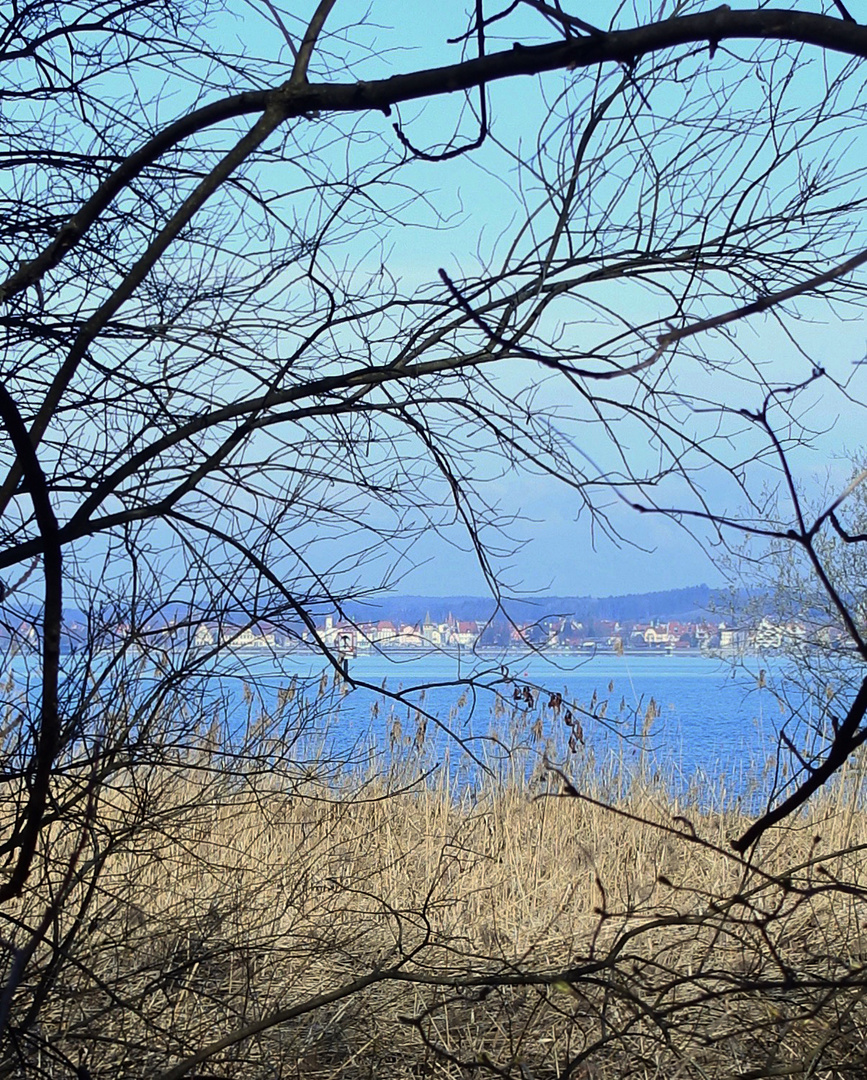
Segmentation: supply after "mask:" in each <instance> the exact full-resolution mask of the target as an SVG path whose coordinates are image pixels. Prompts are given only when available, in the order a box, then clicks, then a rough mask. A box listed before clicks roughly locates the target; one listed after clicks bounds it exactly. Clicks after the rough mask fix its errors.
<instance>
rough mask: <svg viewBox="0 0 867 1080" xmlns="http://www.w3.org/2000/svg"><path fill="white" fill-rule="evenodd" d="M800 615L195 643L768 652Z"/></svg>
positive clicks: (263, 628) (548, 623) (338, 628)
mask: <svg viewBox="0 0 867 1080" xmlns="http://www.w3.org/2000/svg"><path fill="white" fill-rule="evenodd" d="M838 638H839V635H838V634H835V633H834V632H833V631H831V630H828V631H827V632H826V633H825V634H824V635H822V636H821V638H820V640H821V641H822V643H824V644H826V645H831V644H833V643H835V641H836V640H837V639H838ZM814 640H815V639H814V638H811V636H810V633H809V632H808V627H807V626H806V625H805V624H803V623H800V622H788V623H785V624H778V623H774V622H773V621H772V620H770V619H769V618H762V619H760V620H759V621H758V623H757V624H756V625H755V626H733V625H727V624H726V623H725V622H719V623H713V622H709V621H698V622H680V621H675V620H668V621H657V620H653V621H650V622H620V621H617V620H608V619H594V620H591V621H589V622H586V623H585V622H582V621H579V620H576V619H569V618H552V619H541V620H538V621H536V622H531V623H525V624H520V623H514V624H513V623H507V622H505V621H504V620H501V621H493V622H479V621H477V620H472V619H456V618H453V617H452V616H451V615H449V616H447V617H446V619H445V620H444V621H442V622H435V621H434V620H433V619H432V618H431V617H430V616H429V615H428V616H426V617H425V618H424V619H422V620H421V621H420V622H417V623H401V622H396V623H395V622H392V621H391V620H389V619H383V620H379V621H377V622H354V621H348V620H340V619H335V618H334V617H333V616H327V617H326V618H325V620H324V621H323V623H322V624H321V625H319V626H317V627H316V630H315V633H313V632H311V631H309V630H304V631H302V632H301V633H300V634H292V635H287V634H285V633H281V632H280V631H279V630H278V629H277V628H276V627H275V626H272V625H271V624H268V623H257V624H255V625H250V626H243V627H241V626H232V625H227V624H221V625H215V624H206V623H202V624H200V625H199V626H198V627H197V628H196V630H195V634H194V643H195V644H196V645H197V646H201V647H213V646H216V645H224V646H229V647H232V648H238V649H287V648H290V649H291V648H298V647H304V646H310V645H313V644H318V643H321V644H324V645H325V646H327V647H328V648H329V649H331V650H332V651H333V652H336V653H338V654H342V655H345V656H357V655H360V654H364V653H371V652H389V651H422V650H441V651H446V652H449V651H457V650H464V649H468V650H475V651H479V650H492V651H503V650H504V649H522V648H535V649H543V650H545V651H546V652H549V651H551V652H553V651H557V652H572V653H575V652H583V653H595V652H613V653H624V652H659V653H672V652H677V653H690V652H697V653H712V652H724V653H732V652H735V653H737V652H747V651H757V652H768V651H774V650H782V649H797V648H798V647H806V645H807V644H808V641H814Z"/></svg>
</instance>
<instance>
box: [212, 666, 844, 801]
mask: <svg viewBox="0 0 867 1080" xmlns="http://www.w3.org/2000/svg"><path fill="white" fill-rule="evenodd" d="M220 663H221V664H222V665H224V667H223V675H222V676H221V679H222V682H223V683H224V684H225V686H231V687H232V690H231V691H229V692H228V697H227V699H226V700H227V708H228V711H229V716H230V719H229V723H230V726H231V729H232V730H233V732H234V733H235V734H242V733H243V732H244V731H245V730H246V729H252V728H253V727H254V726H255V725H256V723H257V722H259V723H261V720H262V718H263V717H264V716H266V715H270V716H279V717H281V718H282V722H283V723H284V724H285V725H286V728H285V729H286V730H290V729H291V727H292V725H293V724H294V725H303V727H304V732H303V739H300V738H299V740H298V743H297V745H298V747H299V750H300V748H301V747H302V746H304V747H305V751H304V752H305V753H308V754H309V755H310V756H311V757H312V758H318V759H320V760H341V759H346V760H351V761H352V762H354V763H356V764H358V765H365V764H367V765H369V764H370V763H371V762H374V761H376V762H377V763H378V764H379V765H380V766H381V767H384V768H386V767H390V766H391V765H392V764H393V763H394V762H401V763H403V764H405V765H407V768H408V771H411V769H412V768H416V769H417V770H425V769H433V770H436V769H440V770H442V769H447V770H448V771H449V773H450V775H452V777H453V778H454V782H455V785H456V787H458V788H459V787H460V786H461V785H466V784H477V783H480V782H481V781H482V779H483V777H484V775H485V770H490V771H491V772H492V773H494V774H496V773H498V772H499V773H504V772H507V771H508V770H510V769H511V770H514V769H516V768H518V769H520V770H522V771H523V772H524V774H525V775H529V774H530V773H531V772H532V771H533V769H536V770H537V771H539V768H540V765H541V762H542V759H543V756H547V757H548V759H549V760H550V761H552V762H556V763H557V764H559V765H560V766H561V767H562V768H563V769H564V771H566V772H567V773H568V774H569V775H575V776H578V775H580V774H581V773H582V770H586V769H588V768H590V769H592V770H593V772H594V775H595V776H601V775H603V774H604V775H610V776H611V777H616V778H617V779H616V781H615V780H612V783H614V782H616V783H618V784H620V785H621V786H622V785H623V784H624V783H628V778H629V777H630V776H633V777H634V776H635V775H637V774H638V773H639V772H640V773H641V774H642V775H644V776H647V777H653V776H656V777H657V778H661V780H662V782H663V783H664V784H665V785H666V786H667V788H668V790H669V791H671V792H672V793H674V794H683V793H687V792H690V793H691V794H692V795H693V797H696V798H698V799H699V801H703V802H704V803H706V804H707V805H711V804H725V805H730V804H732V803H734V802H736V801H740V802H741V804H742V805H743V804H744V802H746V803H747V804H749V805H751V806H752V805H757V804H759V803H762V802H764V801H765V800H766V799H767V798H768V797H769V796H770V795H771V793H772V791H777V792H779V791H780V790H781V789H782V788H783V786H784V784H785V783H786V781H787V778H790V776H791V767H792V761H793V759H792V756H791V753H790V750H789V749H788V748H786V747H785V746H783V745H782V743H781V741H780V738H779V731H780V729H781V727H783V726H784V725H785V730H786V732H787V734H788V736H789V738H790V739H791V740H792V743H793V744H794V745H795V746H797V747H798V748H799V750H801V751H802V752H803V751H806V752H807V753H809V752H810V751H811V749H816V748H818V747H819V746H820V745H821V739H822V731H823V728H824V727H825V726H826V718H825V717H824V716H823V715H822V709H821V706H820V705H819V704H817V703H818V702H819V701H820V699H821V695H820V694H818V693H815V694H813V693H805V692H804V690H803V689H799V688H796V687H794V685H793V683H792V681H791V679H787V678H786V676H785V671H784V665H783V662H782V661H775V660H773V659H771V660H758V659H755V660H753V661H751V662H746V663H743V664H742V665H741V666H739V667H738V668H734V667H733V666H732V664H731V663H727V662H725V661H722V660H720V659H716V658H710V657H702V656H695V655H690V656H683V655H676V654H675V655H642V654H639V655H635V654H627V655H624V656H618V655H615V654H610V653H607V654H601V655H597V656H595V657H592V658H585V657H577V658H576V657H572V656H561V657H553V658H550V659H546V658H542V657H540V656H530V657H520V658H516V657H508V658H506V659H505V661H504V663H501V662H500V661H499V660H494V659H492V660H490V661H486V660H485V659H484V658H482V659H480V658H478V657H471V658H470V660H469V662H467V661H464V662H459V661H458V660H456V658H454V657H450V656H446V655H443V654H429V655H413V654H409V653H405V654H400V655H394V656H390V657H386V656H381V655H365V656H359V657H357V658H354V659H353V660H351V661H350V665H351V671H350V674H351V676H352V680H353V681H356V682H358V683H362V684H364V685H352V684H351V683H346V682H343V681H342V680H340V679H339V677H337V676H336V673H335V672H334V670H333V668H329V667H327V665H326V664H325V662H324V661H323V659H322V658H321V657H314V656H309V657H308V656H299V655H288V656H283V657H271V656H264V655H263V656H250V655H249V654H248V655H246V656H244V657H240V656H236V657H228V658H226V657H224V658H222V659H221V661H220ZM227 663H232V664H233V665H234V666H233V669H232V671H231V672H229V671H227V670H226V669H225V665H226V664H227ZM471 677H472V679H474V680H475V681H476V682H477V683H481V684H482V686H483V687H484V689H478V688H476V687H475V686H473V685H470V682H469V680H470V679H471ZM419 686H421V687H423V689H421V690H419V689H415V688H416V687H419ZM525 687H527V688H529V691H530V701H532V704H530V703H529V701H528V700H527V699H526V695H525V694H524V688H525ZM516 689H517V692H518V693H519V694H520V695H521V699H520V700H518V701H515V700H514V698H515V694H516ZM552 694H553V695H556V694H559V695H561V696H562V704H559V708H558V707H554V706H552V704H551V697H552ZM555 700H556V699H555ZM567 712H568V713H571V714H572V724H571V725H570V724H567V723H566V722H565V721H566V719H567ZM575 720H577V721H578V724H579V725H580V732H581V735H582V736H583V742H581V741H579V739H578V738H577V737H576V735H577V731H578V728H577V727H576V726H575V724H574V722H575ZM570 737H571V741H570ZM585 775H586V773H585Z"/></svg>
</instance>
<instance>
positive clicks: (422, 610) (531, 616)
mask: <svg viewBox="0 0 867 1080" xmlns="http://www.w3.org/2000/svg"><path fill="white" fill-rule="evenodd" d="M721 599H722V597H721V594H720V591H719V590H715V589H711V588H710V587H709V586H708V585H693V586H690V587H689V588H686V589H664V590H662V591H660V592H648V593H627V594H625V595H623V596H604V597H595V596H544V597H541V596H540V597H532V598H525V599H517V600H511V601H509V602H508V605H507V607H508V612H509V614H510V615H511V617H512V618H513V619H515V620H516V621H521V622H524V621H527V622H535V621H537V620H539V619H543V618H546V617H549V616H566V617H571V618H574V619H578V620H580V621H582V622H583V621H586V620H587V619H616V620H619V621H631V622H647V621H650V620H651V619H659V620H663V621H665V620H668V619H678V620H681V621H684V622H688V621H699V620H701V619H704V618H707V617H708V615H709V614H710V612H711V610H712V608H713V606H714V601H717V602H719V601H721ZM493 612H494V602H493V600H491V598H490V597H483V596H392V597H381V598H377V600H376V602H370V603H368V604H349V605H347V607H346V609H345V614H346V615H348V616H349V617H350V618H352V619H354V620H357V621H360V622H361V621H364V622H367V621H373V620H380V619H388V620H390V621H391V622H406V623H418V622H420V621H421V620H422V619H424V618H425V616H427V615H430V617H431V619H432V620H433V621H434V622H436V623H439V622H443V621H444V620H445V619H446V618H447V617H448V616H449V615H452V616H453V617H454V618H455V619H462V620H463V619H466V620H470V619H475V620H479V621H484V620H487V619H488V618H490V616H491V615H492V614H493Z"/></svg>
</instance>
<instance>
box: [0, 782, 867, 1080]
mask: <svg viewBox="0 0 867 1080" xmlns="http://www.w3.org/2000/svg"><path fill="white" fill-rule="evenodd" d="M443 775H445V774H443ZM583 782H584V783H585V791H587V792H588V794H591V795H593V794H597V795H600V794H605V792H604V791H601V792H600V791H597V792H595V793H594V791H593V790H592V789H591V788H590V786H589V781H588V780H587V778H584V781H583ZM854 783H855V778H854V774H852V775H851V776H850V778H849V779H845V778H844V781H843V782H842V783H841V784H840V785H839V786H838V788H837V789H836V790H835V792H833V793H830V794H827V795H825V796H824V797H823V799H822V800H820V801H817V803H816V804H815V805H814V806H813V807H812V809H811V813H810V816H809V817H808V818H803V819H800V820H798V821H796V822H794V823H793V824H791V825H790V826H789V827H788V828H787V829H785V830H778V831H776V832H775V833H774V835H773V836H771V837H769V838H768V839H767V840H766V841H765V842H764V843H763V847H762V849H761V851H759V852H758V853H756V856H755V858H754V860H753V864H752V865H748V864H746V863H744V862H742V861H740V860H738V859H736V858H734V857H732V856H731V855H729V854H728V848H727V842H728V838H729V837H730V836H731V835H734V834H736V833H737V832H738V830H739V829H741V828H742V827H743V825H744V821H742V820H739V819H738V817H737V816H736V815H735V814H714V815H708V814H701V813H699V812H698V811H697V810H695V809H694V808H693V807H690V806H683V805H672V804H671V803H670V801H669V800H668V798H667V796H666V795H665V793H664V790H663V789H662V788H659V787H657V788H654V787H653V786H652V785H650V784H649V783H634V784H633V785H632V788H631V790H630V792H629V793H628V795H627V796H625V797H624V798H622V799H620V800H619V801H618V802H617V803H616V804H615V806H614V808H613V809H603V808H601V807H599V806H596V805H594V804H593V803H591V802H587V801H585V800H584V799H580V798H578V799H576V798H565V797H558V796H556V794H551V795H550V796H547V797H539V795H538V792H539V783H538V778H536V779H535V780H528V781H527V782H526V783H525V782H524V781H523V780H522V779H521V778H520V776H513V778H512V779H511V780H510V781H507V782H503V783H499V784H493V785H491V786H489V787H487V788H484V789H482V790H480V791H476V792H475V793H474V796H473V798H472V799H470V798H469V797H466V798H463V799H461V798H456V797H455V793H454V792H453V791H451V790H449V788H448V785H447V781H446V780H441V781H440V782H439V783H438V784H437V783H430V782H429V783H427V784H422V785H420V786H419V787H417V788H415V789H411V790H407V791H403V792H400V793H398V794H394V793H393V791H392V790H391V787H390V785H386V784H385V783H384V782H381V781H375V780H370V781H368V782H366V783H361V782H357V783H356V784H355V785H354V786H353V787H350V785H349V784H348V782H344V783H343V784H342V785H339V786H337V787H336V786H335V785H336V782H335V781H334V780H331V781H329V782H327V783H326V782H324V781H320V780H317V778H316V777H315V776H306V777H299V778H297V780H296V781H295V782H294V783H293V784H290V785H287V783H286V781H285V779H284V780H281V782H280V783H279V784H278V783H277V782H276V781H274V782H272V783H270V784H268V783H265V782H262V781H261V780H260V781H259V782H257V783H256V785H255V786H254V787H252V786H250V785H246V784H244V783H243V782H241V781H239V780H238V779H237V778H224V777H220V776H219V774H215V773H212V772H210V771H208V770H206V769H205V770H201V771H194V770H189V769H188V770H185V771H182V772H180V773H179V772H178V771H171V772H169V771H167V770H161V769H156V768H154V769H152V770H150V771H149V772H148V773H147V775H143V774H136V775H135V776H130V775H127V776H126V777H123V778H117V779H116V780H115V782H114V783H113V785H112V786H111V787H109V788H106V789H105V790H104V791H103V793H102V795H101V798H100V802H99V805H98V807H97V810H96V812H95V814H94V816H93V819H92V820H91V822H90V823H89V825H88V830H89V835H88V841H87V845H86V847H85V849H84V850H83V852H82V856H81V860H80V862H79V865H78V867H77V870H76V873H77V875H78V877H79V878H80V880H79V881H78V882H77V883H75V884H74V885H73V886H72V888H71V892H70V895H69V896H68V897H67V898H66V900H65V901H64V902H63V904H60V905H57V912H56V918H55V919H54V925H53V926H52V929H51V932H50V934H49V935H48V937H47V939H46V942H45V943H44V944H43V945H42V946H41V947H40V948H39V949H38V950H37V952H36V955H35V956H34V960H33V963H32V964H31V966H30V968H29V969H28V974H27V977H26V980H25V982H24V984H22V987H21V990H20V991H19V994H18V995H17V998H16V1004H17V1008H18V1010H19V1011H18V1014H17V1016H18V1020H19V1023H21V1021H22V1014H23V1013H24V1012H25V1011H26V1008H27V1003H28V1002H29V1001H33V1000H36V999H37V998H38V996H39V994H40V993H42V992H43V990H44V992H45V1003H44V1004H43V1005H42V1007H41V1011H40V1013H39V1018H38V1022H37V1023H35V1024H34V1025H33V1026H32V1027H31V1028H26V1027H24V1026H22V1032H23V1034H22V1037H21V1040H20V1045H19V1050H18V1053H19V1061H18V1065H17V1066H16V1065H15V1064H12V1065H9V1064H7V1068H6V1072H7V1074H9V1075H16V1071H15V1070H16V1068H18V1067H22V1068H23V1065H24V1063H27V1064H28V1065H34V1064H38V1066H39V1068H40V1069H41V1070H42V1075H45V1076H52V1077H53V1076H57V1077H61V1076H68V1075H70V1069H71V1068H73V1067H77V1066H78V1065H79V1064H81V1063H84V1064H86V1066H87V1068H88V1070H89V1074H90V1075H91V1076H92V1077H94V1078H95V1080H96V1078H102V1077H115V1076H124V1077H127V1076H130V1077H139V1076H140V1077H157V1076H160V1075H164V1074H167V1073H169V1070H170V1069H171V1068H172V1067H174V1066H176V1065H177V1064H178V1063H179V1062H181V1061H183V1060H184V1059H185V1058H188V1057H190V1056H191V1055H194V1054H195V1052H196V1051H198V1050H200V1049H201V1048H202V1047H205V1046H209V1045H210V1044H213V1043H214V1042H215V1041H217V1040H219V1039H222V1038H224V1037H225V1036H228V1035H230V1034H231V1033H233V1032H243V1031H245V1030H248V1029H250V1028H251V1027H253V1028H255V1026H256V1025H257V1023H258V1022H259V1021H261V1020H262V1019H263V1018H266V1019H268V1018H270V1020H274V1019H279V1021H280V1022H277V1023H271V1022H268V1023H265V1024H263V1025H261V1026H262V1030H259V1031H253V1032H252V1033H249V1030H248V1034H247V1036H246V1037H244V1038H241V1039H239V1040H238V1041H236V1042H234V1043H232V1044H231V1045H228V1046H226V1047H225V1048H224V1049H222V1050H220V1051H219V1052H217V1053H215V1054H214V1055H212V1056H211V1057H209V1058H208V1059H207V1060H204V1061H202V1062H200V1063H198V1064H193V1065H191V1066H190V1069H189V1072H188V1073H187V1075H190V1076H198V1077H227V1078H228V1077H244V1078H247V1077H250V1078H253V1077H299V1078H300V1077H304V1078H305V1080H312V1078H318V1077H322V1078H325V1077H347V1078H355V1077H370V1076H377V1077H379V1076H398V1077H400V1076H405V1077H411V1076H426V1075H431V1076H443V1077H445V1076H454V1077H458V1076H461V1077H463V1076H468V1075H473V1074H475V1073H478V1072H480V1073H482V1074H485V1073H486V1074H493V1075H503V1076H514V1077H520V1078H524V1080H526V1078H542V1077H559V1076H574V1077H583V1078H591V1077H592V1078H599V1080H602V1078H608V1077H611V1078H614V1077H627V1076H640V1077H657V1076H658V1077H685V1078H686V1077H690V1078H691V1077H696V1078H701V1080H706V1078H709V1077H714V1078H717V1077H720V1078H721V1077H727V1078H728V1077H736V1076H739V1077H750V1076H757V1077H758V1076H785V1075H793V1076H817V1077H830V1076H834V1077H843V1076H846V1077H848V1076H852V1077H855V1076H859V1077H860V1076H861V1075H863V1071H864V1068H865V1049H864V1047H865V1046H867V1040H865V1034H867V1015H865V1008H864V1003H863V997H864V990H865V986H867V969H865V967H864V959H867V936H865V928H864V925H863V923H864V912H865V903H864V900H865V897H867V893H863V892H862V891H861V889H862V886H864V885H865V883H864V881H863V870H862V865H861V854H860V850H859V846H861V845H865V844H867V815H865V813H864V812H863V811H862V810H860V809H858V808H857V806H856V800H855V799H854V798H853V795H852V787H853V784H854ZM625 815H629V816H625ZM79 835H80V834H79V833H77V832H76V831H75V830H73V829H71V828H70V829H68V830H67V831H66V832H64V831H63V830H61V829H60V827H59V826H58V827H57V828H56V829H55V830H54V835H53V837H52V839H51V840H50V842H49V843H48V845H47V848H46V851H50V858H47V859H46V861H45V863H44V864H43V866H42V870H41V875H40V876H39V880H38V881H34V886H33V891H32V892H31V893H30V894H29V896H28V898H27V899H26V900H25V902H24V904H23V906H22V909H21V911H20V912H18V913H17V914H18V915H19V916H20V917H21V918H22V919H23V920H24V923H23V925H25V926H32V925H34V924H35V922H36V921H37V916H38V915H39V912H40V911H44V910H45V905H46V903H47V902H50V895H49V892H48V890H49V889H50V888H54V889H56V888H57V882H58V880H60V878H62V874H63V873H64V872H65V867H67V866H68V861H69V852H70V851H71V848H72V846H73V843H74V842H76V843H77V840H74V838H75V837H77V836H79ZM862 952H863V954H864V955H863V956H862ZM364 977H367V978H368V979H369V985H366V986H358V987H356V988H355V989H353V990H352V992H347V993H345V994H344V993H342V990H345V989H347V988H352V987H353V986H354V985H355V983H356V982H357V981H358V980H360V979H362V978H364ZM329 995H332V996H331V997H330V998H329ZM293 1010H294V1011H293ZM37 1051H38V1063H37V1062H36V1056H35V1055H37Z"/></svg>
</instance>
